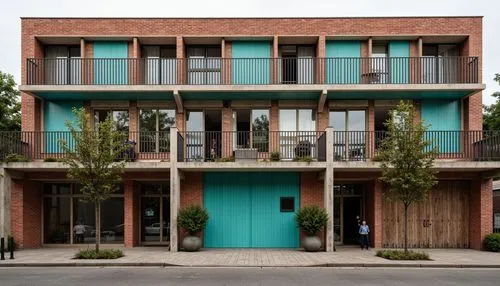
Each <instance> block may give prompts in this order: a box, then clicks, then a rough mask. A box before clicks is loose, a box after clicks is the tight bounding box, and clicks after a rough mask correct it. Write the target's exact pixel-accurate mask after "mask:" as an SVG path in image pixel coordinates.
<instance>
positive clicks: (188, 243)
mask: <svg viewBox="0 0 500 286" xmlns="http://www.w3.org/2000/svg"><path fill="white" fill-rule="evenodd" d="M182 247H183V248H184V250H185V251H190V252H192V251H198V250H200V248H201V238H199V237H197V236H186V237H184V239H183V240H182Z"/></svg>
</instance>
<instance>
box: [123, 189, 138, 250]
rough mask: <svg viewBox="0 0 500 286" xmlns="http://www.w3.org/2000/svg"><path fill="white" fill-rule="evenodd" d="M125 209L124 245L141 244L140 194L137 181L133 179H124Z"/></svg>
mask: <svg viewBox="0 0 500 286" xmlns="http://www.w3.org/2000/svg"><path fill="white" fill-rule="evenodd" d="M123 189H124V190H123V191H124V198H123V209H124V220H125V221H124V224H125V226H124V236H125V237H124V245H125V247H133V246H137V245H139V237H140V234H139V215H140V213H139V209H140V205H139V196H140V190H139V186H138V184H137V183H135V182H134V181H132V180H125V181H123Z"/></svg>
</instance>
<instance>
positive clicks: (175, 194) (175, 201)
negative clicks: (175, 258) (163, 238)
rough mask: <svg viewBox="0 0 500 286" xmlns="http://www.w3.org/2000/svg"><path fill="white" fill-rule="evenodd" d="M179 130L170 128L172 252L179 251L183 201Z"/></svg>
mask: <svg viewBox="0 0 500 286" xmlns="http://www.w3.org/2000/svg"><path fill="white" fill-rule="evenodd" d="M177 132H178V131H177V128H176V127H172V128H170V164H171V165H170V251H178V246H179V240H178V238H179V237H178V233H179V230H178V228H177V213H178V212H179V206H180V201H181V196H180V193H181V182H180V176H179V170H178V169H177Z"/></svg>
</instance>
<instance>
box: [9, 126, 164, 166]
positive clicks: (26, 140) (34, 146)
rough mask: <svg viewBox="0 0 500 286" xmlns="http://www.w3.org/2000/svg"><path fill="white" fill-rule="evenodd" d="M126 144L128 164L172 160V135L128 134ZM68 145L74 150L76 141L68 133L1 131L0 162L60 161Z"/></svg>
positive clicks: (162, 133)
mask: <svg viewBox="0 0 500 286" xmlns="http://www.w3.org/2000/svg"><path fill="white" fill-rule="evenodd" d="M124 138H126V139H125V140H124V142H123V144H126V145H127V146H129V149H127V150H126V151H125V152H123V154H122V156H120V157H123V158H119V159H128V160H136V159H143V160H150V159H151V160H168V159H169V158H170V131H161V132H143V131H141V132H125V134H124ZM61 141H65V142H66V144H67V145H68V147H69V148H70V149H71V148H74V147H75V140H74V137H73V136H72V134H71V132H69V131H33V132H30V131H2V132H0V160H4V159H5V158H6V157H7V156H9V155H10V154H18V155H22V156H24V157H26V158H27V159H30V160H48V159H49V158H50V159H59V158H63V157H64V156H65V153H64V150H63V149H62V147H61Z"/></svg>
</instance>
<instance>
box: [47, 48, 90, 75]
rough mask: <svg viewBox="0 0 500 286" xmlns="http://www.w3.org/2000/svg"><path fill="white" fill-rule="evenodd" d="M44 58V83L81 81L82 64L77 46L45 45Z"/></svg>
mask: <svg viewBox="0 0 500 286" xmlns="http://www.w3.org/2000/svg"><path fill="white" fill-rule="evenodd" d="M45 58H46V60H45V63H44V64H45V83H46V84H55V85H59V84H80V83H81V67H82V65H81V59H80V47H79V46H59V45H58V46H47V47H46V48H45Z"/></svg>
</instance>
